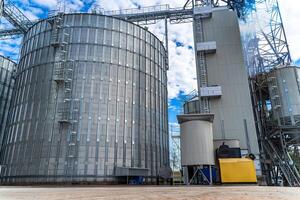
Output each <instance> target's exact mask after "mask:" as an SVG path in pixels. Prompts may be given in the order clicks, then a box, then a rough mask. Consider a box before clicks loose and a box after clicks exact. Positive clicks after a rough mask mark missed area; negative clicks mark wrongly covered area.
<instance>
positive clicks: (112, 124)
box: [1, 13, 169, 183]
mask: <svg viewBox="0 0 300 200" xmlns="http://www.w3.org/2000/svg"><path fill="white" fill-rule="evenodd" d="M166 56H167V55H166V51H165V49H164V47H163V45H162V43H161V42H160V41H159V40H158V39H157V38H156V37H155V36H154V35H153V34H151V33H150V32H148V31H147V30H145V29H143V28H141V27H140V26H137V25H135V24H132V23H129V22H126V21H123V20H120V19H117V18H113V17H108V16H102V15H97V14H86V13H85V14H59V15H57V16H55V17H52V18H49V19H46V20H42V21H40V22H38V23H36V24H35V25H34V26H33V27H31V28H30V30H29V31H28V32H27V34H26V35H25V36H24V41H23V46H22V50H21V59H20V64H19V67H18V72H17V79H16V84H17V86H16V90H15V93H16V97H15V98H16V100H15V101H14V103H13V105H12V108H11V112H12V118H11V119H10V123H9V127H8V128H9V129H8V133H7V135H6V138H5V141H4V151H3V152H2V154H1V157H2V165H4V166H5V167H4V169H3V170H2V182H3V183H15V182H65V181H66V182H68V181H74V182H80V181H99V182H103V181H104V182H111V181H116V180H117V178H116V177H117V176H126V175H130V174H136V173H137V174H136V175H140V176H146V177H149V178H155V177H156V176H157V174H158V172H159V169H160V168H161V167H163V166H168V165H169V155H168V130H167V129H168V126H167V76H166V70H167V63H166V62H167V57H166ZM135 170H136V171H135ZM148 180H150V179H148Z"/></svg>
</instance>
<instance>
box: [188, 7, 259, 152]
mask: <svg viewBox="0 0 300 200" xmlns="http://www.w3.org/2000/svg"><path fill="white" fill-rule="evenodd" d="M198 20H202V23H203V34H204V42H205V41H216V44H217V51H216V53H215V54H205V62H206V66H207V83H208V85H219V86H221V87H222V97H221V98H220V99H210V100H209V105H210V112H211V113H214V114H215V119H214V124H213V132H214V139H238V140H239V141H240V145H241V148H242V149H248V145H247V144H248V143H249V144H250V147H251V151H252V153H255V154H258V153H259V149H258V143H257V135H256V129H255V123H254V117H253V111H252V105H251V97H250V91H249V86H248V76H247V71H246V67H245V64H244V60H243V53H242V45H241V39H240V31H239V25H238V19H237V16H236V13H235V12H234V11H230V10H228V9H224V8H222V9H215V10H213V13H212V17H211V18H204V19H198ZM198 79H199V77H198ZM193 103H194V102H193ZM193 103H192V104H193ZM195 105H196V104H195ZM195 105H193V106H192V107H193V108H192V110H195V109H196V107H195ZM185 107H187V105H186V106H185ZM245 120H246V125H247V126H246V127H247V131H245V130H246V129H245V125H244V122H245ZM247 133H248V136H249V137H248V138H249V140H250V141H247ZM224 135H225V138H223V137H224Z"/></svg>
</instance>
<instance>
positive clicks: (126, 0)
mask: <svg viewBox="0 0 300 200" xmlns="http://www.w3.org/2000/svg"><path fill="white" fill-rule="evenodd" d="M278 1H279V4H280V7H281V12H282V17H283V21H284V25H285V29H286V33H287V37H288V42H289V47H290V50H291V54H292V58H293V60H294V61H295V63H297V64H298V65H300V26H299V24H300V23H299V21H300V12H299V11H298V9H297V8H299V7H300V1H295V0H278ZM13 2H14V4H15V5H18V7H19V8H21V10H23V11H24V13H25V14H26V15H27V16H28V17H29V18H30V19H33V20H34V19H38V18H45V17H46V16H47V13H48V10H53V9H55V8H56V7H57V5H58V2H57V0H13ZM64 2H65V8H66V10H67V11H68V10H75V11H81V12H85V11H88V10H89V9H90V8H91V6H96V5H97V6H99V7H101V8H104V9H105V10H118V9H124V8H136V7H138V6H152V5H159V4H169V5H170V7H182V6H183V5H184V3H185V2H186V0H85V1H83V0H66V1H64ZM9 27H11V25H10V24H9V23H8V22H7V21H6V20H5V19H3V18H2V19H1V23H0V29H3V28H9ZM149 30H150V31H151V32H153V33H154V34H155V35H156V36H158V38H160V39H161V40H162V41H164V40H165V38H164V23H163V22H159V23H157V24H155V25H151V26H149ZM20 43H21V38H14V39H9V40H4V41H0V54H1V55H5V56H9V57H11V58H12V59H14V60H17V59H18V53H19V44H20ZM169 55H170V58H171V59H170V63H169V65H170V70H169V72H168V91H169V118H170V123H174V122H176V114H178V113H179V112H180V106H181V105H182V100H181V99H182V97H183V96H184V94H187V93H189V92H190V91H192V90H193V89H195V88H196V79H195V77H196V73H195V60H194V51H193V37H192V26H191V24H189V23H186V24H179V25H170V26H169Z"/></svg>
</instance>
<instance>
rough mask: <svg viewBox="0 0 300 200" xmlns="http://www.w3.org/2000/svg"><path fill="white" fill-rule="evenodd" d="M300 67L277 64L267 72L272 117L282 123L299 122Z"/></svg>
mask: <svg viewBox="0 0 300 200" xmlns="http://www.w3.org/2000/svg"><path fill="white" fill-rule="evenodd" d="M299 77H300V68H298V67H295V66H284V65H281V66H278V67H276V68H275V69H273V70H272V71H270V72H269V74H268V88H269V93H270V99H271V104H272V110H273V116H274V119H276V120H279V121H280V123H281V124H282V125H284V124H285V125H290V124H293V125H294V124H295V123H299V122H300V90H299V89H300V79H299Z"/></svg>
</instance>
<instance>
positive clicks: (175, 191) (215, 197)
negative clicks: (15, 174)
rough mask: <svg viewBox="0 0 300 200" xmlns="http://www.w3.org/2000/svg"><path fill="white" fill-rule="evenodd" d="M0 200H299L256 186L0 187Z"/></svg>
mask: <svg viewBox="0 0 300 200" xmlns="http://www.w3.org/2000/svg"><path fill="white" fill-rule="evenodd" d="M0 199H1V200H16V199H26V200H28V199H37V200H44V199H45V200H58V199H64V200H65V199H73V200H79V199H80V200H82V199H84V200H95V199H110V200H120V199H122V200H123V199H124V200H125V199H126V200H127V199H130V200H133V199H141V200H144V199H159V200H168V199H172V200H173V199H181V200H183V199H184V200H188V199H201V200H300V188H282V187H260V186H218V187H201V186H189V187H187V186H180V187H175V186H174V187H166V186H160V187H158V186H87V187H71V186H70V187H46V186H45V187H6V186H2V187H0Z"/></svg>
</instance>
